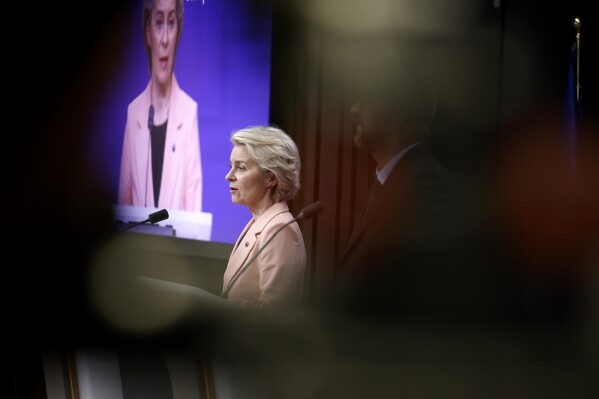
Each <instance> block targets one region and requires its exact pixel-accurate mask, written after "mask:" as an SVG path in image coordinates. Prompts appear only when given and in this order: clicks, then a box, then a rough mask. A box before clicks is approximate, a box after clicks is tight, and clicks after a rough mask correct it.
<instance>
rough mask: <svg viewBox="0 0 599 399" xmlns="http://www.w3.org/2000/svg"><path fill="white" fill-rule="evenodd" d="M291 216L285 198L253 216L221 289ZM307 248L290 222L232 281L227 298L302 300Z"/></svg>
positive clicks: (249, 302)
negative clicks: (258, 215)
mask: <svg viewBox="0 0 599 399" xmlns="http://www.w3.org/2000/svg"><path fill="white" fill-rule="evenodd" d="M291 220H293V216H292V215H291V213H290V212H289V208H288V206H287V202H286V201H279V202H277V203H276V204H274V205H273V206H271V207H270V208H269V209H268V210H267V211H266V212H264V213H263V214H262V215H261V216H260V217H259V218H258V219H254V218H252V220H250V221H249V223H248V224H247V226H245V228H244V229H243V232H242V233H241V235H240V236H239V239H238V240H237V243H236V244H235V246H234V247H233V251H232V253H231V256H230V258H229V263H228V265H227V269H226V270H225V274H224V278H223V291H224V290H226V289H227V287H228V286H229V283H230V282H231V280H232V279H233V278H234V277H235V276H236V275H237V274H238V273H239V272H240V269H241V268H242V266H243V265H244V264H245V263H246V262H247V261H248V260H250V259H251V258H252V257H253V256H254V255H255V254H256V253H257V252H258V251H259V250H260V248H262V247H263V246H264V243H265V242H266V241H267V240H268V239H269V238H270V237H271V236H272V235H273V234H274V233H275V232H276V231H277V230H278V229H279V228H280V227H281V226H283V225H284V224H285V223H288V222H290V221H291ZM305 265H306V248H305V246H304V239H303V237H302V233H301V230H300V228H299V226H298V224H297V223H296V222H293V223H291V224H290V225H288V226H287V227H285V228H284V229H283V230H281V231H280V232H279V233H278V234H277V235H276V236H275V238H273V239H272V240H271V241H270V243H269V244H268V246H267V247H266V248H265V249H264V250H263V251H262V252H261V253H260V255H258V257H257V258H256V259H255V260H254V261H253V262H252V263H251V264H250V266H249V267H248V268H247V269H246V270H245V271H244V272H243V273H242V274H241V275H240V277H239V278H238V279H237V281H235V282H234V283H233V284H232V285H231V289H230V291H229V294H228V298H229V299H230V300H234V301H239V302H241V303H242V304H245V305H258V306H261V305H265V304H266V305H268V304H274V303H290V304H292V303H295V304H299V303H300V301H301V296H302V290H303V280H304V268H305Z"/></svg>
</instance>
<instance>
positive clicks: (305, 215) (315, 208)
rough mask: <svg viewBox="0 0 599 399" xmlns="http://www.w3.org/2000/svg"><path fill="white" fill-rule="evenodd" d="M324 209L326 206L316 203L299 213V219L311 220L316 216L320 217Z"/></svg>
mask: <svg viewBox="0 0 599 399" xmlns="http://www.w3.org/2000/svg"><path fill="white" fill-rule="evenodd" d="M323 209H324V206H323V205H322V203H321V202H320V201H316V202H315V203H313V204H310V205H308V206H307V207H305V208H304V209H302V210H301V211H300V213H299V215H298V216H297V218H298V219H310V218H311V217H314V216H316V215H318V214H319V213H320V212H322V211H323Z"/></svg>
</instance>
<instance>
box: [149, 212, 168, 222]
mask: <svg viewBox="0 0 599 399" xmlns="http://www.w3.org/2000/svg"><path fill="white" fill-rule="evenodd" d="M166 219H168V212H167V210H166V209H161V210H159V211H156V212H154V213H150V215H149V216H148V222H150V223H152V224H154V223H158V222H162V221H163V220H166Z"/></svg>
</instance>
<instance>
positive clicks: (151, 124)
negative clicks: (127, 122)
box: [148, 104, 154, 130]
mask: <svg viewBox="0 0 599 399" xmlns="http://www.w3.org/2000/svg"><path fill="white" fill-rule="evenodd" d="M153 127H154V106H153V105H151V104H150V109H149V110H148V129H149V130H152V128H153Z"/></svg>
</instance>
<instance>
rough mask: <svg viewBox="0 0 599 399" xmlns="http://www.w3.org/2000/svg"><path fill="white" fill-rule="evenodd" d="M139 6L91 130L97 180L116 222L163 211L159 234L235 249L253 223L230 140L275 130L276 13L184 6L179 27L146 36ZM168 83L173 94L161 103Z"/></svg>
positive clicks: (204, 1)
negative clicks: (233, 166)
mask: <svg viewBox="0 0 599 399" xmlns="http://www.w3.org/2000/svg"><path fill="white" fill-rule="evenodd" d="M143 3H144V2H143V0H138V1H136V2H135V4H133V5H132V6H131V7H130V11H129V18H130V20H131V24H130V28H128V32H127V34H126V37H123V38H122V40H123V42H122V43H121V46H122V47H123V51H122V54H121V58H120V61H119V65H118V67H117V68H116V71H115V73H114V76H113V77H112V79H111V84H110V85H109V86H108V87H106V88H105V90H104V92H103V93H102V96H101V98H99V99H98V105H97V108H96V114H95V116H94V123H92V124H91V126H90V131H91V135H90V137H91V140H90V148H89V151H90V157H91V158H90V159H91V160H92V162H93V167H94V170H95V171H97V174H98V175H99V179H100V180H101V182H102V184H104V185H105V186H106V190H108V192H109V193H110V197H111V198H112V199H113V201H114V209H115V220H116V221H120V222H123V223H132V222H134V221H136V220H144V219H146V218H147V217H148V215H149V214H150V213H152V212H154V211H156V210H159V209H166V210H167V211H168V213H169V215H170V217H169V218H168V219H167V220H165V221H163V222H160V223H157V225H156V227H160V226H163V227H164V229H155V230H153V231H156V232H158V231H160V232H159V233H158V234H162V235H174V236H177V237H182V238H192V239H199V240H206V241H216V242H224V243H234V242H235V241H236V239H237V237H238V235H239V234H240V233H241V231H242V230H243V228H244V227H245V225H246V224H247V222H248V221H249V220H250V218H251V214H250V212H249V211H248V209H247V208H246V207H245V206H243V205H238V204H233V203H232V202H231V195H230V192H229V182H228V181H226V179H225V175H226V174H227V172H228V170H229V158H230V155H231V149H232V148H233V144H232V143H231V142H230V136H231V134H232V133H233V132H234V131H235V130H238V129H242V128H245V127H248V126H253V125H266V124H268V122H269V96H270V61H271V10H270V8H269V7H267V6H264V5H257V4H255V3H256V2H253V1H248V0H186V1H182V2H179V4H182V5H183V20H182V25H178V24H177V21H178V19H177V15H176V12H175V13H172V12H169V9H168V7H167V8H165V9H164V10H163V11H164V12H161V13H159V15H157V14H156V13H154V12H152V14H151V16H150V18H153V20H152V24H154V25H152V28H150V29H149V30H144V28H143V27H142V25H143V22H142V20H143V19H142V15H143V10H144V7H143ZM154 3H155V4H156V5H164V4H167V6H168V3H171V6H172V5H176V4H177V1H176V0H174V1H163V2H160V1H155V2H154ZM260 3H262V2H260ZM155 7H158V6H155ZM171 11H172V10H171ZM177 28H180V29H181V31H180V40H179V42H178V45H177V44H176V39H173V38H176V33H175V35H173V32H176V30H173V29H177ZM144 34H145V35H146V37H145V38H144ZM144 39H145V40H144ZM145 43H147V44H148V45H149V46H150V48H151V50H150V54H151V55H150V56H148V53H147V52H146V48H145ZM171 63H172V66H171ZM150 65H152V68H151V69H152V70H150ZM171 70H172V74H171V73H170V71H171ZM170 76H174V79H170V78H169V77H170ZM164 82H176V84H173V83H171V84H170V88H169V90H170V97H168V98H169V99H170V101H166V102H165V101H163V102H162V103H161V102H160V95H158V94H157V93H161V90H160V89H162V88H164V87H169V85H168V84H164ZM165 97H166V96H165ZM154 102H155V103H156V104H154ZM160 104H162V106H160ZM161 158H162V159H161ZM159 159H161V161H160V162H156V160H159ZM160 175H161V176H162V177H161V178H158V176H160ZM141 227H143V226H141ZM146 227H147V226H146ZM150 227H154V226H150ZM130 231H134V230H133V229H132V230H130ZM138 231H139V232H148V233H150V234H152V230H151V229H145V230H143V229H140V230H138Z"/></svg>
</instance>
